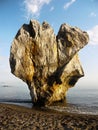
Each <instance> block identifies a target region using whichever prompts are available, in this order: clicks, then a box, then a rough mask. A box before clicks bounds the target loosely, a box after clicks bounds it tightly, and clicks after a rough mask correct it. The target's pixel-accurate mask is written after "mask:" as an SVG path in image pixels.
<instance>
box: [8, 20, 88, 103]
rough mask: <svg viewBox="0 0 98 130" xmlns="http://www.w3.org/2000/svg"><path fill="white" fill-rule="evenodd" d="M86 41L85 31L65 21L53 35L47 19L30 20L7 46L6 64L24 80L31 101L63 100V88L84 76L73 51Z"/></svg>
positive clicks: (70, 85) (75, 52)
mask: <svg viewBox="0 0 98 130" xmlns="http://www.w3.org/2000/svg"><path fill="white" fill-rule="evenodd" d="M88 40H89V37H88V34H87V33H86V32H84V31H82V30H80V29H79V28H77V27H71V26H69V25H67V24H62V25H61V27H60V29H59V32H58V34H57V36H56V35H55V34H54V31H53V29H52V27H51V26H50V25H49V24H48V23H47V22H43V23H42V25H40V23H39V22H38V21H36V20H31V21H30V23H29V24H28V25H27V24H24V25H23V26H22V27H21V28H20V30H19V31H18V33H17V35H16V37H15V38H14V40H13V43H12V46H11V50H10V67H11V72H12V73H13V74H14V75H15V76H17V77H19V78H20V79H22V80H23V81H24V82H26V83H27V85H28V87H29V89H30V94H31V97H32V101H33V103H35V104H42V105H46V104H48V105H49V104H51V103H53V102H55V101H62V100H64V98H65V96H66V92H67V90H68V89H69V88H70V87H73V86H74V85H75V83H76V82H77V80H78V79H79V78H80V77H82V76H84V72H83V70H82V67H81V64H80V61H79V58H78V54H77V53H78V51H79V50H80V49H81V48H83V47H84V46H85V45H86V44H87V43H88Z"/></svg>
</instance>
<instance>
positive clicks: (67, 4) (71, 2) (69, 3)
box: [64, 0, 76, 9]
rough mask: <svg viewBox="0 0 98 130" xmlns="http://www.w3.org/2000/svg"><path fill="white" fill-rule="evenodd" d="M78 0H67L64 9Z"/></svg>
mask: <svg viewBox="0 0 98 130" xmlns="http://www.w3.org/2000/svg"><path fill="white" fill-rule="evenodd" d="M75 2H76V0H71V1H70V2H67V3H66V4H65V5H64V9H67V8H69V7H70V6H71V5H72V4H73V3H75Z"/></svg>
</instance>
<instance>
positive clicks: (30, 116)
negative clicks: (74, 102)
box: [0, 104, 98, 130]
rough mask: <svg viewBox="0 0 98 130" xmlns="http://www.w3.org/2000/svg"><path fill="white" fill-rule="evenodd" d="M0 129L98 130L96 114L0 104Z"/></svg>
mask: <svg viewBox="0 0 98 130" xmlns="http://www.w3.org/2000/svg"><path fill="white" fill-rule="evenodd" d="M0 130H98V115H80V114H77V115H76V114H71V113H60V112H57V111H52V110H47V109H44V110H43V109H37V108H32V109H31V108H26V107H23V106H18V105H10V104H0Z"/></svg>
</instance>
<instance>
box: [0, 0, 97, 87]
mask: <svg viewBox="0 0 98 130" xmlns="http://www.w3.org/2000/svg"><path fill="white" fill-rule="evenodd" d="M30 19H37V20H38V21H39V22H40V23H42V22H43V21H47V22H48V23H49V24H50V25H51V26H52V27H53V28H54V31H55V33H56V34H57V32H58V29H59V27H60V25H61V24H62V23H68V24H70V25H71V26H77V27H79V28H81V29H82V30H85V31H87V32H88V33H89V36H90V41H89V44H88V45H87V46H86V47H85V48H83V49H82V50H81V51H80V53H79V55H80V61H81V63H82V66H83V69H84V72H85V77H84V78H81V79H80V80H79V82H78V83H77V86H79V87H81V88H82V87H85V88H87V87H90V88H93V87H97V86H98V76H97V72H98V58H97V57H98V54H97V52H98V0H0V83H1V84H3V83H6V84H14V83H17V84H18V83H19V84H22V81H20V80H18V79H17V78H16V77H15V76H13V75H12V74H11V73H10V67H9V62H8V61H9V53H10V46H11V43H12V41H13V39H14V37H15V35H16V33H17V31H18V29H19V28H20V27H21V26H22V24H24V23H27V24H28V23H29V21H30Z"/></svg>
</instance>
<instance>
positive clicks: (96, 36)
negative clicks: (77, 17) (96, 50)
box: [87, 25, 98, 45]
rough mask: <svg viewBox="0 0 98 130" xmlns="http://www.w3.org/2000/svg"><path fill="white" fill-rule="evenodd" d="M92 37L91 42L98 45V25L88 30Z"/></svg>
mask: <svg viewBox="0 0 98 130" xmlns="http://www.w3.org/2000/svg"><path fill="white" fill-rule="evenodd" d="M87 32H88V34H89V37H90V42H89V43H90V44H92V45H98V25H96V26H95V27H93V28H92V29H90V30H88V31H87Z"/></svg>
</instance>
